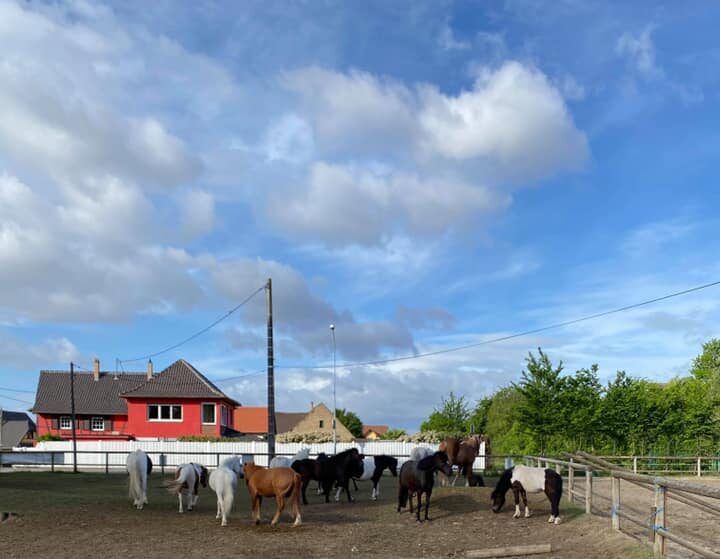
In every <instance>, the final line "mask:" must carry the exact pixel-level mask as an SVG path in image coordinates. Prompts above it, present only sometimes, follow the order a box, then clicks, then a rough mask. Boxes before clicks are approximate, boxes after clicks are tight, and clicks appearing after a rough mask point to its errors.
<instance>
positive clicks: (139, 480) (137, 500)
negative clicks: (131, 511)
mask: <svg viewBox="0 0 720 559" xmlns="http://www.w3.org/2000/svg"><path fill="white" fill-rule="evenodd" d="M127 471H128V474H129V475H130V498H131V499H132V500H133V505H134V506H135V508H136V509H138V510H142V508H143V506H144V505H147V502H148V500H147V480H148V476H149V475H150V472H151V471H152V460H150V457H149V456H148V455H147V454H145V453H144V452H143V451H142V450H136V451H134V452H131V453H130V454H128V457H127Z"/></svg>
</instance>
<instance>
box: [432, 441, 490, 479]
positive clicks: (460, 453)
mask: <svg viewBox="0 0 720 559" xmlns="http://www.w3.org/2000/svg"><path fill="white" fill-rule="evenodd" d="M481 442H482V438H481V437H480V435H470V436H469V437H466V438H465V439H463V440H460V439H458V438H456V437H448V438H446V439H445V440H444V441H442V442H441V443H440V446H439V450H441V451H445V452H446V453H447V455H448V463H449V464H450V466H451V467H452V466H457V467H458V473H457V474H456V475H455V478H454V479H453V481H452V485H455V482H456V481H457V478H458V476H460V475H462V476H463V477H464V478H465V485H471V484H472V483H475V484H477V483H478V480H473V479H472V475H473V471H472V467H473V463H474V462H475V458H477V456H478V454H479V453H480V443H481ZM480 482H482V478H480ZM480 485H484V483H480Z"/></svg>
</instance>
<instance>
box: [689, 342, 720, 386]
mask: <svg viewBox="0 0 720 559" xmlns="http://www.w3.org/2000/svg"><path fill="white" fill-rule="evenodd" d="M690 374H691V375H692V376H694V377H695V378H697V379H699V380H710V379H712V378H718V377H720V339H718V338H713V339H712V340H710V341H708V342H706V343H704V344H703V352H702V353H701V354H700V355H698V356H697V357H696V358H695V359H694V361H693V365H692V368H691V369H690Z"/></svg>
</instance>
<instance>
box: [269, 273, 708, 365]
mask: <svg viewBox="0 0 720 559" xmlns="http://www.w3.org/2000/svg"><path fill="white" fill-rule="evenodd" d="M717 285H720V281H714V282H711V283H706V284H704V285H698V286H696V287H691V288H690V289H684V290H682V291H676V292H675V293H670V294H669V295H663V296H662V297H656V298H655V299H649V300H647V301H642V302H641V303H634V304H632V305H625V306H624V307H619V308H617V309H612V310H609V311H603V312H599V313H595V314H591V315H588V316H584V317H582V318H575V319H573V320H566V321H564V322H556V323H555V324H550V325H548V326H542V327H540V328H533V329H532V330H525V331H524V332H518V333H516V334H509V335H507V336H500V337H498V338H491V339H489V340H483V341H481V342H475V343H472V344H465V345H461V346H455V347H449V348H445V349H439V350H436V351H428V352H425V353H416V354H413V355H402V356H399V357H390V358H388V359H377V360H373V361H357V362H350V363H338V364H337V365H336V366H337V367H343V368H348V367H360V366H364V365H384V364H387V363H395V362H397V361H408V360H411V359H421V358H423V357H431V356H433V355H441V354H444V353H452V352H455V351H462V350H464V349H470V348H473V347H479V346H483V345H488V344H494V343H498V342H504V341H506V340H512V339H514V338H520V337H522V336H529V335H530V334H538V333H540V332H545V331H546V330H553V329H555V328H562V327H564V326H570V325H571V324H578V323H580V322H586V321H588V320H594V319H596V318H601V317H603V316H608V315H611V314H617V313H620V312H624V311H629V310H631V309H636V308H638V307H643V306H646V305H651V304H653V303H658V302H660V301H666V300H667V299H672V298H673V297H680V296H681V295H687V294H688V293H694V292H695V291H701V290H703V289H707V288H709V287H715V286H717ZM330 367H332V365H312V366H307V367H305V366H302V365H294V366H291V365H284V366H276V368H278V369H329V368H330Z"/></svg>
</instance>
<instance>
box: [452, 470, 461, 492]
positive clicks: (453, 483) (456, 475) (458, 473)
mask: <svg viewBox="0 0 720 559" xmlns="http://www.w3.org/2000/svg"><path fill="white" fill-rule="evenodd" d="M458 477H460V466H458V471H457V473H456V474H455V477H454V478H453V480H452V486H453V487H455V482H456V481H457V478H458Z"/></svg>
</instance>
